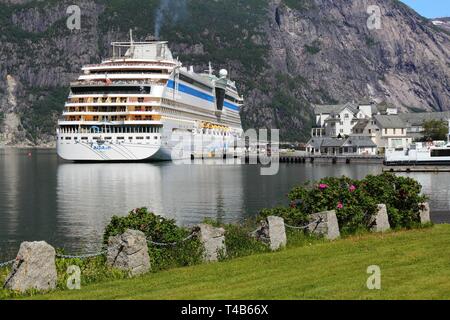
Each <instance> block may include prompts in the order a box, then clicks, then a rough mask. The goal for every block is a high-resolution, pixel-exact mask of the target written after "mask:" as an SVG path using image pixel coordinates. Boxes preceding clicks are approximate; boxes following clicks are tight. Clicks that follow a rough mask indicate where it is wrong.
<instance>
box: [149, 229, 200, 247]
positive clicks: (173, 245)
mask: <svg viewBox="0 0 450 320" xmlns="http://www.w3.org/2000/svg"><path fill="white" fill-rule="evenodd" d="M195 235H196V233H195V232H193V233H191V234H190V235H189V236H187V237H186V238H184V239H182V240H181V241H178V242H167V243H162V242H156V241H152V240H151V239H147V242H148V243H150V244H153V245H155V246H158V247H175V246H177V245H178V244H180V243H183V242H186V241H188V240H190V239H192V238H193V237H194V236H195Z"/></svg>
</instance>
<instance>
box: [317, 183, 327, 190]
mask: <svg viewBox="0 0 450 320" xmlns="http://www.w3.org/2000/svg"><path fill="white" fill-rule="evenodd" d="M326 188H328V185H327V184H324V183H321V184H319V189H320V190H325V189H326Z"/></svg>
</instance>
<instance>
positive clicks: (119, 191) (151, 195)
mask: <svg viewBox="0 0 450 320" xmlns="http://www.w3.org/2000/svg"><path fill="white" fill-rule="evenodd" d="M378 173H381V166H380V165H366V164H352V165H344V164H343V165H330V164H314V165H312V164H290V165H289V164H280V171H279V173H278V175H275V176H261V175H260V167H259V166H257V165H214V164H212V163H208V162H207V164H190V165H177V164H174V163H171V162H165V163H111V164H102V163H86V164H79V163H67V162H63V161H61V160H59V159H58V158H57V156H56V153H55V152H54V151H53V150H31V151H30V150H9V149H7V150H5V149H0V260H1V259H2V258H10V257H12V256H14V254H15V253H16V252H17V249H18V247H19V245H20V243H21V242H22V241H35V240H45V241H47V242H49V243H50V244H52V245H54V246H56V247H59V248H65V249H66V251H67V252H69V253H72V252H75V253H79V252H86V251H90V250H96V249H98V248H99V247H100V245H101V240H102V234H103V229H104V227H105V225H106V224H107V223H108V222H109V220H110V218H111V217H112V216H113V215H125V214H127V212H128V211H130V210H131V209H134V208H137V207H144V206H145V207H148V208H149V209H150V210H152V211H154V212H155V213H157V214H160V215H162V216H165V217H169V218H173V219H176V221H177V222H178V223H179V224H181V225H192V224H195V223H198V222H201V221H203V220H204V219H205V218H212V219H219V220H222V221H225V222H234V221H239V220H240V219H242V218H245V217H250V216H254V215H255V214H257V213H258V212H259V210H260V209H262V208H267V207H274V206H277V205H285V204H287V199H286V194H287V192H288V191H289V190H290V189H291V188H292V187H294V186H296V185H300V184H303V183H304V182H306V181H308V180H310V181H312V180H317V179H320V178H322V177H326V176H342V175H347V176H350V177H353V178H363V177H365V176H366V175H368V174H378ZM410 176H412V177H414V178H417V179H418V180H419V181H420V182H421V183H422V184H423V186H424V192H425V193H426V194H427V195H429V196H430V198H431V200H430V203H431V207H432V210H433V211H434V212H435V214H433V220H434V221H435V222H444V221H450V215H447V213H446V212H449V211H450V186H449V184H448V181H449V180H450V174H447V173H440V174H428V173H426V174H414V175H410ZM439 212H441V213H439Z"/></svg>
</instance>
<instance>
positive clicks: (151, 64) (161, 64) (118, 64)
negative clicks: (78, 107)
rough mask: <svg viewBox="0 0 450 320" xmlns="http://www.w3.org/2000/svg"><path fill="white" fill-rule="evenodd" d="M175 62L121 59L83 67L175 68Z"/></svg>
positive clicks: (86, 68)
mask: <svg viewBox="0 0 450 320" xmlns="http://www.w3.org/2000/svg"><path fill="white" fill-rule="evenodd" d="M174 65H175V63H167V62H141V61H136V62H134V63H126V62H121V60H117V59H116V60H115V61H114V62H106V63H98V64H89V65H86V66H84V67H83V70H88V69H89V68H101V67H137V66H148V67H169V68H173V67H174Z"/></svg>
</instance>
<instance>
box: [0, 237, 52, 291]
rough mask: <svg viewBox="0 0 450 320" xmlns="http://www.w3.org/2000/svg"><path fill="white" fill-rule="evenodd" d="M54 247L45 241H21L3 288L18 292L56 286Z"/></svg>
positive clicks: (49, 288) (45, 289)
mask: <svg viewBox="0 0 450 320" xmlns="http://www.w3.org/2000/svg"><path fill="white" fill-rule="evenodd" d="M55 255H56V252H55V249H54V248H53V247H52V246H50V245H49V244H47V243H46V242H44V241H42V242H23V243H22V244H21V245H20V249H19V253H18V254H17V259H16V262H15V263H14V265H13V268H12V270H11V273H10V274H9V275H8V277H7V278H6V281H5V288H7V289H11V290H14V291H19V292H26V291H27V290H31V289H35V290H42V291H47V290H52V289H55V288H56V280H57V274H56V264H55Z"/></svg>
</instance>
